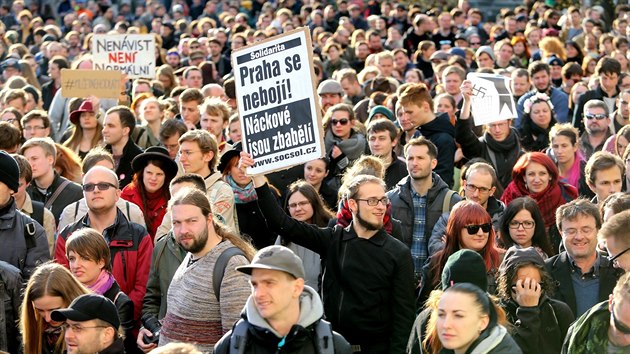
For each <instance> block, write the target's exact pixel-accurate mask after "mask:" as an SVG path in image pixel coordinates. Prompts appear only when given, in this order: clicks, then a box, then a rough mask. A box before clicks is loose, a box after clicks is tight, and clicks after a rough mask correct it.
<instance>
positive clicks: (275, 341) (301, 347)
mask: <svg viewBox="0 0 630 354" xmlns="http://www.w3.org/2000/svg"><path fill="white" fill-rule="evenodd" d="M236 270H238V271H240V272H243V273H245V274H248V275H250V276H251V278H250V283H251V285H252V294H251V295H250V296H249V298H248V299H247V303H246V304H245V309H244V314H243V318H242V319H241V320H240V321H239V322H237V324H236V325H235V326H234V328H233V329H232V330H231V331H230V332H228V333H226V334H225V335H224V336H223V338H221V340H219V342H217V344H216V345H215V347H214V353H219V354H222V353H229V352H232V351H231V349H236V350H237V351H239V352H240V353H258V352H266V351H270V352H271V351H276V350H277V351H282V352H283V353H284V352H286V353H305V352H306V353H351V350H350V344H348V342H347V341H346V340H345V339H344V338H343V337H342V336H341V335H340V334H338V333H335V332H333V331H332V329H331V326H330V323H328V322H326V321H324V320H323V319H322V316H323V315H324V307H323V305H322V302H321V300H320V298H319V295H318V294H317V292H315V290H313V288H311V287H309V286H308V285H304V266H303V265H302V260H301V259H300V258H299V257H298V256H296V255H295V253H293V251H291V250H290V249H288V248H286V247H284V246H269V247H265V248H263V249H261V250H260V251H258V252H257V253H256V256H254V259H253V260H252V262H251V264H249V265H245V266H239V267H236ZM313 331H314V333H315V337H316V340H313V339H315V338H313V339H311V336H313ZM252 334H253V335H252ZM239 349H240V350H239Z"/></svg>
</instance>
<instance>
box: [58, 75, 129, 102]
mask: <svg viewBox="0 0 630 354" xmlns="http://www.w3.org/2000/svg"><path fill="white" fill-rule="evenodd" d="M121 80H122V73H121V72H120V71H115V70H71V69H61V96H62V97H64V98H71V97H83V98H85V97H87V96H90V95H93V96H96V97H98V98H118V96H120V90H121Z"/></svg>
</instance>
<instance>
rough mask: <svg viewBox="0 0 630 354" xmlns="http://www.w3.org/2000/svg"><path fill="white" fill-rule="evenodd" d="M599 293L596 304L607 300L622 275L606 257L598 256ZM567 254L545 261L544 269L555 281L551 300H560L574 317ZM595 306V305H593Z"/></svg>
mask: <svg viewBox="0 0 630 354" xmlns="http://www.w3.org/2000/svg"><path fill="white" fill-rule="evenodd" d="M599 257H600V259H599V293H598V296H597V298H598V300H597V301H598V302H601V301H604V300H608V295H610V294H612V291H613V289H614V288H615V284H617V279H619V277H620V276H621V275H622V274H623V273H622V272H621V271H620V270H619V269H616V268H613V266H612V264H610V262H609V261H608V259H606V257H604V256H602V255H600V256H599ZM570 262H571V261H570V260H569V256H568V255H567V252H566V251H565V252H562V253H560V254H558V255H555V256H553V257H551V258H548V259H547V260H545V268H547V271H548V272H549V274H550V275H551V277H552V278H553V279H554V280H555V281H556V285H557V289H556V292H555V294H553V296H552V298H553V299H556V300H560V301H562V302H564V303H566V304H567V305H569V308H571V312H573V315H574V316H575V315H576V313H577V304H576V302H575V291H574V290H573V280H572V279H571V265H570ZM593 305H595V304H593Z"/></svg>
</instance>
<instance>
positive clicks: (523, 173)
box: [501, 152, 578, 250]
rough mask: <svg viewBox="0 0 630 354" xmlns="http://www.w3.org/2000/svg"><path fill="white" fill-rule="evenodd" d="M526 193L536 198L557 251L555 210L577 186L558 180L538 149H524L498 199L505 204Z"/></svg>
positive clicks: (557, 174) (572, 197)
mask: <svg viewBox="0 0 630 354" xmlns="http://www.w3.org/2000/svg"><path fill="white" fill-rule="evenodd" d="M526 196H527V197H531V198H532V199H534V200H535V201H536V204H537V205H538V208H540V213H541V214H542V217H543V220H544V223H545V230H547V234H548V235H549V239H550V242H551V245H552V247H553V249H554V250H557V249H558V248H559V246H560V242H561V238H560V233H559V232H558V229H557V227H556V209H558V207H559V206H561V205H563V204H566V203H568V202H570V201H572V200H573V199H575V198H577V196H578V192H577V189H575V187H573V186H572V185H570V184H568V183H566V182H564V181H561V180H560V176H559V173H558V168H557V167H556V164H555V163H554V162H553V161H552V160H551V158H549V157H548V156H547V155H545V154H543V153H542V152H528V153H527V154H525V155H523V156H521V157H520V158H519V159H518V161H516V165H514V168H513V169H512V182H510V184H509V185H508V186H507V188H506V189H505V191H504V192H503V195H502V196H501V201H502V202H503V203H505V205H508V204H510V203H511V202H512V200H514V199H516V198H520V197H526Z"/></svg>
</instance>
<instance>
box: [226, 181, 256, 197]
mask: <svg viewBox="0 0 630 354" xmlns="http://www.w3.org/2000/svg"><path fill="white" fill-rule="evenodd" d="M225 179H226V181H227V183H228V184H229V185H230V187H232V191H234V203H236V204H247V203H249V202H253V201H255V200H258V196H257V195H256V189H255V188H254V182H249V183H248V184H247V185H246V186H245V187H241V186H239V185H238V184H237V183H236V182H235V181H234V179H233V178H232V176H230V175H227V176H226V178H225Z"/></svg>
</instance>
